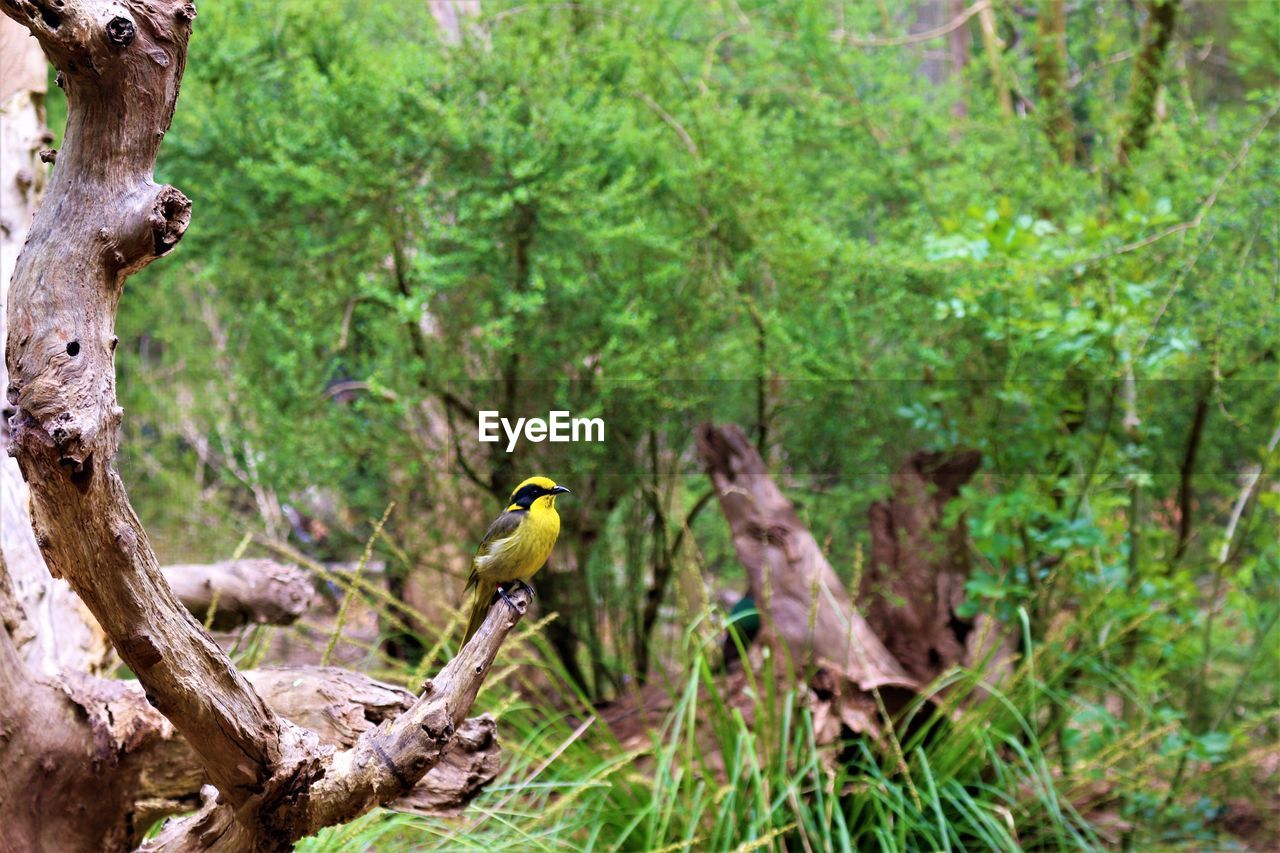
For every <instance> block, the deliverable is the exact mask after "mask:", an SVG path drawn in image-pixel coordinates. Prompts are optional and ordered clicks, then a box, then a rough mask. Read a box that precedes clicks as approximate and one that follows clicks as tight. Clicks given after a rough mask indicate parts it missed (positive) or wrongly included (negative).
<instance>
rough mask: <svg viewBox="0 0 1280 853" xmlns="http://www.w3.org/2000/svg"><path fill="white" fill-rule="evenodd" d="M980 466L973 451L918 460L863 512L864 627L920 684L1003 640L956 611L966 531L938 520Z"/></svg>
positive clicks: (965, 562) (965, 564) (977, 659)
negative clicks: (866, 539) (866, 529)
mask: <svg viewBox="0 0 1280 853" xmlns="http://www.w3.org/2000/svg"><path fill="white" fill-rule="evenodd" d="M981 464H982V455H981V454H980V453H978V452H977V451H976V450H971V451H962V452H958V453H951V454H946V453H916V454H914V455H912V457H911V458H910V459H909V460H908V461H907V462H906V464H904V465H903V466H902V467H901V468H900V469H898V471H897V472H896V473H894V475H893V477H892V495H891V496H890V497H889V499H888V500H885V501H877V502H876V503H874V504H872V505H871V508H870V510H869V512H868V517H869V521H870V528H871V559H870V562H869V565H868V566H867V570H866V572H864V573H863V576H862V586H861V588H860V589H859V590H858V606H859V608H860V609H861V610H862V612H863V613H865V614H866V615H867V623H868V624H869V625H870V626H871V628H872V630H874V631H875V632H876V635H877V636H879V637H883V638H884V641H885V645H886V646H888V648H889V651H890V652H891V653H892V654H893V656H894V657H895V658H896V659H897V660H898V661H900V662H901V663H902V665H903V667H904V668H905V669H906V670H907V672H909V673H911V675H912V676H913V677H914V678H916V679H917V680H919V681H920V682H922V683H923V682H929V681H932V680H933V679H934V678H936V677H937V676H938V675H941V674H942V673H943V672H945V671H946V670H947V669H949V668H951V667H952V666H955V665H957V664H960V665H963V666H977V665H979V664H981V663H982V662H983V658H984V657H985V656H986V654H987V653H988V652H990V651H992V650H994V649H996V648H997V646H998V645H999V644H1000V643H1001V642H1002V641H1003V639H1004V635H1003V632H1001V631H1000V630H999V629H998V627H997V626H996V625H994V624H993V623H991V622H990V621H989V620H988V619H986V618H985V617H979V618H978V619H963V618H961V617H960V616H958V615H956V609H957V608H958V607H959V606H960V604H961V602H963V601H964V599H965V589H964V585H965V581H966V580H968V578H969V570H970V566H969V558H968V548H967V546H966V541H965V532H964V523H963V522H959V523H957V524H956V525H955V526H954V527H951V528H947V527H944V525H943V523H942V518H943V513H944V512H945V509H946V505H947V503H948V502H949V501H951V500H952V499H953V498H955V497H956V495H957V494H958V493H959V491H960V487H961V486H963V485H964V484H965V483H966V482H968V480H969V478H970V477H972V476H973V473H974V472H975V471H977V470H978V466H979V465H981Z"/></svg>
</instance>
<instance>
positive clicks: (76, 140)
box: [0, 0, 528, 850]
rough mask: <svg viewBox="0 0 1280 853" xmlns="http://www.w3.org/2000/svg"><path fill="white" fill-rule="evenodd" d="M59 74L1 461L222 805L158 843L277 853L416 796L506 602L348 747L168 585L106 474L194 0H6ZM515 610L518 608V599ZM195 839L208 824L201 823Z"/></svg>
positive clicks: (170, 237)
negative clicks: (405, 702)
mask: <svg viewBox="0 0 1280 853" xmlns="http://www.w3.org/2000/svg"><path fill="white" fill-rule="evenodd" d="M0 10H2V11H3V12H4V13H5V14H6V15H8V16H9V17H10V18H13V19H14V20H16V21H18V22H19V23H20V24H22V25H23V26H25V27H26V28H27V29H29V30H30V31H31V32H32V33H33V34H34V35H35V36H36V38H37V39H38V40H39V41H40V44H41V46H42V47H43V48H44V51H45V54H46V55H47V56H48V57H49V58H50V60H51V61H52V62H53V63H54V65H55V66H56V67H57V69H58V72H59V80H60V83H61V85H62V86H63V88H64V90H65V91H66V95H67V126H66V132H65V135H64V146H63V149H62V150H61V151H60V152H59V155H58V167H57V169H56V170H55V171H54V174H53V178H52V181H51V182H50V185H49V189H48V192H47V194H46V196H45V200H44V202H43V204H42V205H41V207H40V208H39V210H38V211H37V213H36V216H35V220H34V222H33V224H32V228H31V233H30V237H29V239H28V241H27V244H26V246H25V248H24V250H23V252H22V254H21V256H20V257H19V259H18V262H17V266H16V269H15V272H14V275H13V283H12V287H11V290H10V304H9V315H8V317H9V339H8V344H7V347H6V353H5V355H6V360H7V365H8V368H9V373H10V384H9V387H8V389H7V397H8V401H9V404H10V405H11V406H12V407H13V408H14V410H15V414H14V416H13V423H14V431H13V436H12V445H13V453H14V455H15V456H16V458H17V460H18V464H19V466H20V467H21V470H22V473H23V476H24V478H25V479H26V481H27V482H28V484H29V485H30V488H31V508H32V513H31V514H32V523H33V527H34V530H35V534H36V542H37V544H38V545H39V547H40V551H41V553H42V554H43V556H44V558H45V562H46V563H47V565H48V567H49V570H50V572H51V573H52V574H53V575H54V576H55V577H64V578H65V579H66V580H67V581H68V583H69V584H70V585H71V587H72V589H74V590H75V592H76V593H77V594H78V595H79V596H80V598H81V600H83V601H84V603H85V605H86V606H87V607H88V608H89V610H90V611H91V612H92V613H93V615H94V617H95V618H96V619H97V621H98V623H99V624H100V625H101V626H102V628H103V630H104V631H105V632H106V634H107V636H108V638H109V639H110V640H111V642H112V644H113V645H114V646H115V648H116V650H117V651H118V652H119V654H120V657H121V658H122V659H123V660H124V662H125V663H126V664H128V666H129V667H130V669H132V670H133V672H134V673H135V674H136V675H137V677H138V680H139V682H140V683H141V685H142V687H143V689H144V691H145V696H146V699H147V700H148V701H149V702H150V704H151V705H153V706H154V707H155V708H156V709H157V710H159V711H160V712H161V713H162V714H164V716H165V717H166V718H167V719H168V720H169V721H170V722H171V723H172V724H173V726H174V727H175V728H176V729H177V730H178V732H180V733H181V734H182V736H183V737H184V738H185V739H186V741H187V743H188V744H189V745H190V747H191V748H192V749H193V750H194V752H195V754H196V755H197V756H198V758H199V761H200V764H201V766H202V768H203V769H204V771H205V772H206V773H207V775H208V778H209V780H210V782H212V784H213V785H214V786H216V788H217V790H218V797H217V799H216V802H210V804H209V806H208V808H206V809H204V810H203V811H202V812H201V813H200V815H198V816H197V817H196V818H193V819H190V820H183V821H177V822H175V823H174V824H172V825H171V826H170V827H168V828H167V829H166V831H165V832H164V833H163V834H162V836H161V837H160V838H158V839H156V841H155V844H154V846H155V847H157V848H160V849H163V848H169V849H175V848H177V847H180V848H181V849H183V850H191V849H202V848H207V847H210V846H215V845H216V846H219V847H221V848H223V849H244V850H248V849H253V850H283V849H287V848H289V847H290V846H291V844H292V842H293V841H295V840H296V839H298V838H300V837H302V836H304V835H307V834H310V833H313V832H315V831H316V830H318V829H320V828H321V827H324V826H327V825H330V824H333V823H339V822H344V821H347V820H350V819H352V818H354V817H356V816H357V815H359V814H362V813H363V812H365V811H367V810H368V809H370V808H372V807H374V806H376V805H379V804H384V803H388V802H391V801H392V800H394V799H396V798H398V797H400V796H402V795H404V794H405V793H407V792H408V791H409V790H410V789H412V788H413V787H414V785H415V783H416V782H417V781H418V779H420V778H422V776H423V775H424V774H425V773H426V772H427V771H428V770H430V769H431V768H432V767H434V766H435V765H436V764H437V763H438V762H439V761H440V759H441V757H442V756H443V754H444V753H445V752H446V750H447V749H448V748H449V747H450V746H451V745H452V744H453V742H454V741H455V740H456V737H455V735H456V733H457V730H458V727H459V726H461V724H462V722H463V720H464V719H465V717H466V713H467V711H468V710H469V709H470V707H471V704H472V702H473V700H474V699H475V696H476V694H477V692H478V690H479V688H480V684H481V682H482V681H483V679H484V676H485V674H486V673H487V671H488V669H489V667H490V665H491V664H492V662H493V659H494V656H495V655H496V654H497V651H498V648H499V647H500V645H501V643H502V641H503V639H504V638H505V637H506V635H507V633H508V632H509V631H510V630H511V628H512V626H514V624H515V623H516V621H517V619H518V618H519V616H518V615H516V616H512V615H511V614H510V612H509V611H508V609H507V608H506V607H505V605H503V606H502V607H501V608H500V609H495V610H494V611H493V613H491V614H490V617H489V619H488V620H487V621H486V623H485V625H484V627H483V628H482V630H481V631H480V633H479V634H477V636H476V637H475V638H473V640H472V641H471V642H470V643H469V644H468V645H467V646H466V647H465V648H464V649H463V650H462V652H461V653H460V654H459V655H458V657H457V658H455V659H454V660H453V661H452V662H450V664H449V665H448V666H447V667H446V668H445V670H444V671H443V672H442V673H441V674H440V675H439V676H438V677H437V679H436V681H435V683H434V684H428V685H427V686H426V689H425V690H424V692H423V695H422V696H421V697H420V698H419V699H418V700H417V701H416V702H415V703H414V704H413V705H412V706H411V707H410V708H409V710H408V711H406V712H405V713H403V714H401V715H400V716H398V717H396V718H395V719H393V720H390V721H388V722H385V723H383V724H382V725H380V726H379V727H378V728H376V729H374V730H372V731H370V732H366V733H365V734H364V735H362V736H361V737H360V738H358V739H357V741H356V743H355V744H354V745H353V746H352V747H351V748H350V749H347V750H343V751H338V752H335V751H333V749H331V748H326V747H325V746H324V745H323V743H322V742H321V739H320V738H319V736H318V735H317V734H316V733H315V732H312V731H310V730H307V729H304V728H302V727H300V726H298V725H296V724H294V723H292V722H289V721H288V720H287V719H285V718H284V717H282V716H280V715H279V714H277V713H276V712H275V711H273V710H272V709H271V708H270V706H268V704H267V703H266V702H264V701H263V699H262V698H261V697H260V696H259V695H258V693H257V692H255V691H254V689H253V688H252V686H251V685H250V684H249V682H248V681H247V680H246V679H245V677H244V676H243V675H242V674H241V673H240V672H239V671H237V669H236V668H235V666H234V665H233V664H232V662H231V660H230V659H229V658H228V657H227V655H226V654H225V653H224V652H223V651H222V650H221V649H220V648H219V647H218V645H217V644H216V643H215V642H214V641H213V640H212V638H210V637H209V635H208V634H207V633H205V631H204V630H203V629H202V627H201V625H200V624H199V623H198V622H197V621H196V619H195V618H194V617H192V615H191V614H190V613H189V612H188V611H187V610H186V608H185V607H183V605H182V604H181V603H180V602H179V600H178V598H177V597H176V596H175V595H174V594H173V591H172V590H171V589H170V588H169V585H168V583H167V582H166V581H165V578H164V575H163V574H162V572H161V570H160V567H159V565H158V563H157V561H156V556H155V553H154V552H153V550H152V548H151V545H150V543H149V541H148V539H147V534H146V531H145V530H144V529H143V527H142V525H141V523H140V522H139V521H138V518H137V516H136V514H135V513H134V511H133V508H132V506H131V505H130V503H129V500H128V497H127V496H126V494H125V490H124V486H123V483H122V482H121V480H120V477H119V475H118V474H117V473H116V471H115V468H114V459H115V455H116V450H117V447H118V443H119V432H120V422H121V420H122V418H123V414H124V413H123V410H122V409H121V408H120V406H119V405H118V403H117V400H116V395H115V366H114V351H115V346H116V337H115V317H116V307H117V304H118V302H119V299H120V297H121V295H122V292H123V289H124V284H125V281H126V279H127V278H128V277H129V276H130V275H131V274H133V273H134V272H136V271H138V270H140V269H141V268H142V267H144V266H146V265H147V264H149V263H151V262H152V261H153V260H155V259H156V258H158V257H161V256H163V255H165V254H167V253H168V252H169V251H171V250H172V249H173V248H174V246H175V245H177V243H178V241H179V240H180V239H181V238H182V235H183V233H184V232H185V230H186V227H187V223H188V221H189V220H190V214H191V203H190V201H188V199H187V198H186V197H185V196H184V195H183V194H182V193H181V192H179V191H178V190H177V189H175V188H173V187H171V186H160V185H157V184H156V183H155V181H154V179H153V170H154V166H155V158H156V154H157V152H158V150H159V146H160V142H161V140H162V139H163V137H164V134H165V132H166V131H167V130H168V127H169V123H170V121H171V119H172V117H173V112H174V108H175V106H176V103H177V97H178V90H179V86H180V83H181V79H182V72H183V68H184V66H185V63H186V54H187V41H188V38H189V36H190V33H191V26H192V21H193V20H194V18H195V14H196V11H195V6H194V5H193V4H192V3H189V2H181V0H57V2H54V0H4V2H3V3H0ZM517 601H520V602H521V605H522V609H521V613H523V607H524V606H527V604H528V601H527V599H523V600H522V599H519V598H517ZM206 830H208V831H206Z"/></svg>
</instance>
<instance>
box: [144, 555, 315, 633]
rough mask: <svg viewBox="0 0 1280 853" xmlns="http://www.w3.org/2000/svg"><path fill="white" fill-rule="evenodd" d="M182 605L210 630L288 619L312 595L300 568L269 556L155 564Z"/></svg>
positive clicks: (295, 616)
mask: <svg viewBox="0 0 1280 853" xmlns="http://www.w3.org/2000/svg"><path fill="white" fill-rule="evenodd" d="M160 571H161V572H163V573H164V578H165V580H167V581H168V582H169V588H170V589H172V590H173V594H174V595H176V596H177V597H178V600H179V601H181V602H182V604H183V606H184V607H186V608H187V610H189V611H191V614H192V615H193V616H195V617H196V619H197V620H199V621H201V622H206V620H207V619H208V616H209V614H210V612H212V616H213V618H212V621H211V622H210V623H209V626H210V627H211V628H212V629H213V630H215V631H230V630H231V629H233V628H238V627H240V626H241V625H246V624H259V625H290V624H292V623H294V622H295V621H297V619H298V617H300V616H302V614H304V613H306V612H307V608H308V607H309V606H310V605H311V599H312V597H313V595H314V588H313V586H312V583H311V577H310V576H309V575H308V574H307V573H306V572H305V571H303V570H302V569H300V568H298V567H296V566H290V565H287V564H285V563H277V562H276V561H274V560H262V559H250V560H227V561H225V562H220V563H209V564H204V565H186V564H182V565H172V566H163V567H162V568H161V570H160Z"/></svg>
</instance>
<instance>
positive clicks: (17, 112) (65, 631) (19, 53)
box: [0, 17, 111, 675]
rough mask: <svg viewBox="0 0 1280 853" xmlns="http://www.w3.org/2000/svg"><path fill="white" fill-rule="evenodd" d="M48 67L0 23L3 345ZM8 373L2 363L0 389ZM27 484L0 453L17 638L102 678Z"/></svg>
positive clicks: (99, 646)
mask: <svg viewBox="0 0 1280 853" xmlns="http://www.w3.org/2000/svg"><path fill="white" fill-rule="evenodd" d="M48 68H49V64H48V62H46V61H45V58H44V52H43V51H41V50H40V44H39V43H38V42H37V41H36V40H35V39H33V38H32V37H31V34H30V33H29V32H27V31H26V30H25V29H23V28H22V27H20V26H18V25H17V24H15V23H13V22H12V21H10V20H9V19H8V18H4V17H0V341H4V340H6V338H7V332H8V322H7V315H8V302H9V300H8V295H9V280H10V278H11V277H12V276H13V269H14V265H15V264H16V263H17V260H18V254H19V253H20V252H21V251H22V247H23V245H24V244H25V243H26V240H27V232H28V230H29V228H30V226H31V218H32V216H33V215H34V213H35V209H36V205H37V204H38V203H39V201H40V197H41V195H42V194H43V193H44V187H45V182H46V181H47V179H48V171H49V170H48V166H46V165H45V164H44V163H42V162H41V160H40V151H41V150H42V149H44V148H46V147H47V146H48V145H49V143H50V142H52V141H53V135H52V134H51V133H49V129H48V128H47V127H45V121H44V97H45V85H46V84H45V81H46V80H47V79H48ZM8 387H9V370H8V368H7V367H6V366H5V365H4V363H3V362H0V388H8ZM0 409H2V410H3V411H2V412H0V446H3V447H6V448H7V447H8V444H9V417H10V416H11V415H12V414H13V412H14V410H13V407H12V406H10V405H8V403H7V402H6V403H5V404H4V405H3V406H0ZM29 503H30V498H29V494H28V491H27V484H26V482H25V481H24V480H23V479H22V472H21V471H19V470H18V463H17V460H15V459H13V458H11V457H10V456H9V455H8V454H7V453H0V554H3V556H4V558H5V559H6V560H7V561H8V564H9V572H10V574H11V575H12V577H13V582H14V585H15V587H16V588H17V595H18V600H19V601H20V603H21V606H22V608H23V610H24V612H25V615H26V620H25V622H24V624H25V625H28V626H30V628H31V629H32V630H31V631H28V632H26V633H25V634H24V635H23V636H19V637H16V638H15V640H16V642H17V644H18V650H19V654H20V655H21V657H22V659H23V660H24V661H26V663H27V664H28V665H29V666H32V667H35V668H36V669H38V670H39V671H41V672H44V673H46V674H49V675H53V674H56V673H57V672H58V671H60V670H61V669H63V668H70V669H76V670H84V671H88V672H100V671H102V669H104V668H105V667H106V665H107V663H108V661H110V660H111V647H110V645H109V644H108V643H107V639H106V637H105V636H103V634H102V631H101V630H99V628H98V626H97V623H95V622H94V621H93V619H92V617H90V616H89V613H88V611H86V610H85V608H84V605H83V604H81V603H80V600H79V599H78V598H77V597H76V594H75V593H74V592H72V591H71V588H70V587H69V586H67V584H66V582H65V581H60V580H55V579H54V578H52V577H50V576H49V570H48V569H46V568H45V565H44V557H42V556H41V555H40V548H39V546H38V545H37V544H36V538H35V534H34V533H32V531H31V513H30V511H29V510H28V506H29Z"/></svg>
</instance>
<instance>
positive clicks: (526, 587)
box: [516, 581, 534, 598]
mask: <svg viewBox="0 0 1280 853" xmlns="http://www.w3.org/2000/svg"><path fill="white" fill-rule="evenodd" d="M516 583H518V584H520V587H521V588H522V589H524V591H525V592H527V593H529V597H530V598H533V597H534V593H533V587H531V586H529V584H527V583H525V582H524V581H516Z"/></svg>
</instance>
